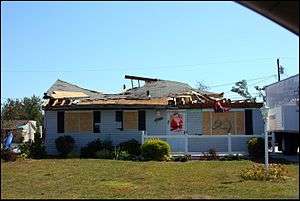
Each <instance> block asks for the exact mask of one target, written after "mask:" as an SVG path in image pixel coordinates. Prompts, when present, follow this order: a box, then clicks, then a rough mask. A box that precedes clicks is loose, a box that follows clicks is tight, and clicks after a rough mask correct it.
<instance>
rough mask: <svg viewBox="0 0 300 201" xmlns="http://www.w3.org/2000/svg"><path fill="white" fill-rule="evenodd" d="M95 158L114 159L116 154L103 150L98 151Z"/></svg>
mask: <svg viewBox="0 0 300 201" xmlns="http://www.w3.org/2000/svg"><path fill="white" fill-rule="evenodd" d="M95 158H101V159H113V158H114V152H113V151H112V150H108V149H102V150H99V151H96V153H95Z"/></svg>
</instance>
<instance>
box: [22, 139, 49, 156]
mask: <svg viewBox="0 0 300 201" xmlns="http://www.w3.org/2000/svg"><path fill="white" fill-rule="evenodd" d="M19 149H20V152H21V156H22V158H34V159H41V158H45V156H46V155H47V152H46V148H45V146H44V143H43V141H42V138H40V136H39V135H38V134H37V135H36V136H35V141H34V142H32V141H28V142H24V143H22V144H20V145H19Z"/></svg>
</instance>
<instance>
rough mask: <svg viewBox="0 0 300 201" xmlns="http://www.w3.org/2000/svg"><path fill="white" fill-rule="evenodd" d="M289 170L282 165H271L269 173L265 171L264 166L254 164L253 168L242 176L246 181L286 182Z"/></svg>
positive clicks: (242, 172) (244, 171) (245, 171)
mask: <svg viewBox="0 0 300 201" xmlns="http://www.w3.org/2000/svg"><path fill="white" fill-rule="evenodd" d="M287 173H288V172H287V169H286V168H285V167H284V166H283V165H280V164H270V165H269V171H268V172H266V171H265V167H264V165H262V164H254V165H253V166H252V167H251V168H248V169H245V170H242V171H241V174H240V176H241V177H242V178H243V179H244V180H261V181H265V180H267V181H269V180H279V181H280V180H285V179H286V177H287Z"/></svg>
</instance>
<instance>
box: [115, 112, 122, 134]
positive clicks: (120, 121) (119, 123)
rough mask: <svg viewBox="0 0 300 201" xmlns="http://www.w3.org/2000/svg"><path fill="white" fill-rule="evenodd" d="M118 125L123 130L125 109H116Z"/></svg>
mask: <svg viewBox="0 0 300 201" xmlns="http://www.w3.org/2000/svg"><path fill="white" fill-rule="evenodd" d="M116 123H117V125H116V127H117V128H118V129H120V130H123V111H116Z"/></svg>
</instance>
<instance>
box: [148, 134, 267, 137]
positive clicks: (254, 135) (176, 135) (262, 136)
mask: <svg viewBox="0 0 300 201" xmlns="http://www.w3.org/2000/svg"><path fill="white" fill-rule="evenodd" d="M234 137H244V138H251V137H263V135H231V138H234ZM145 138H228V135H175V134H174V135H145Z"/></svg>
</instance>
